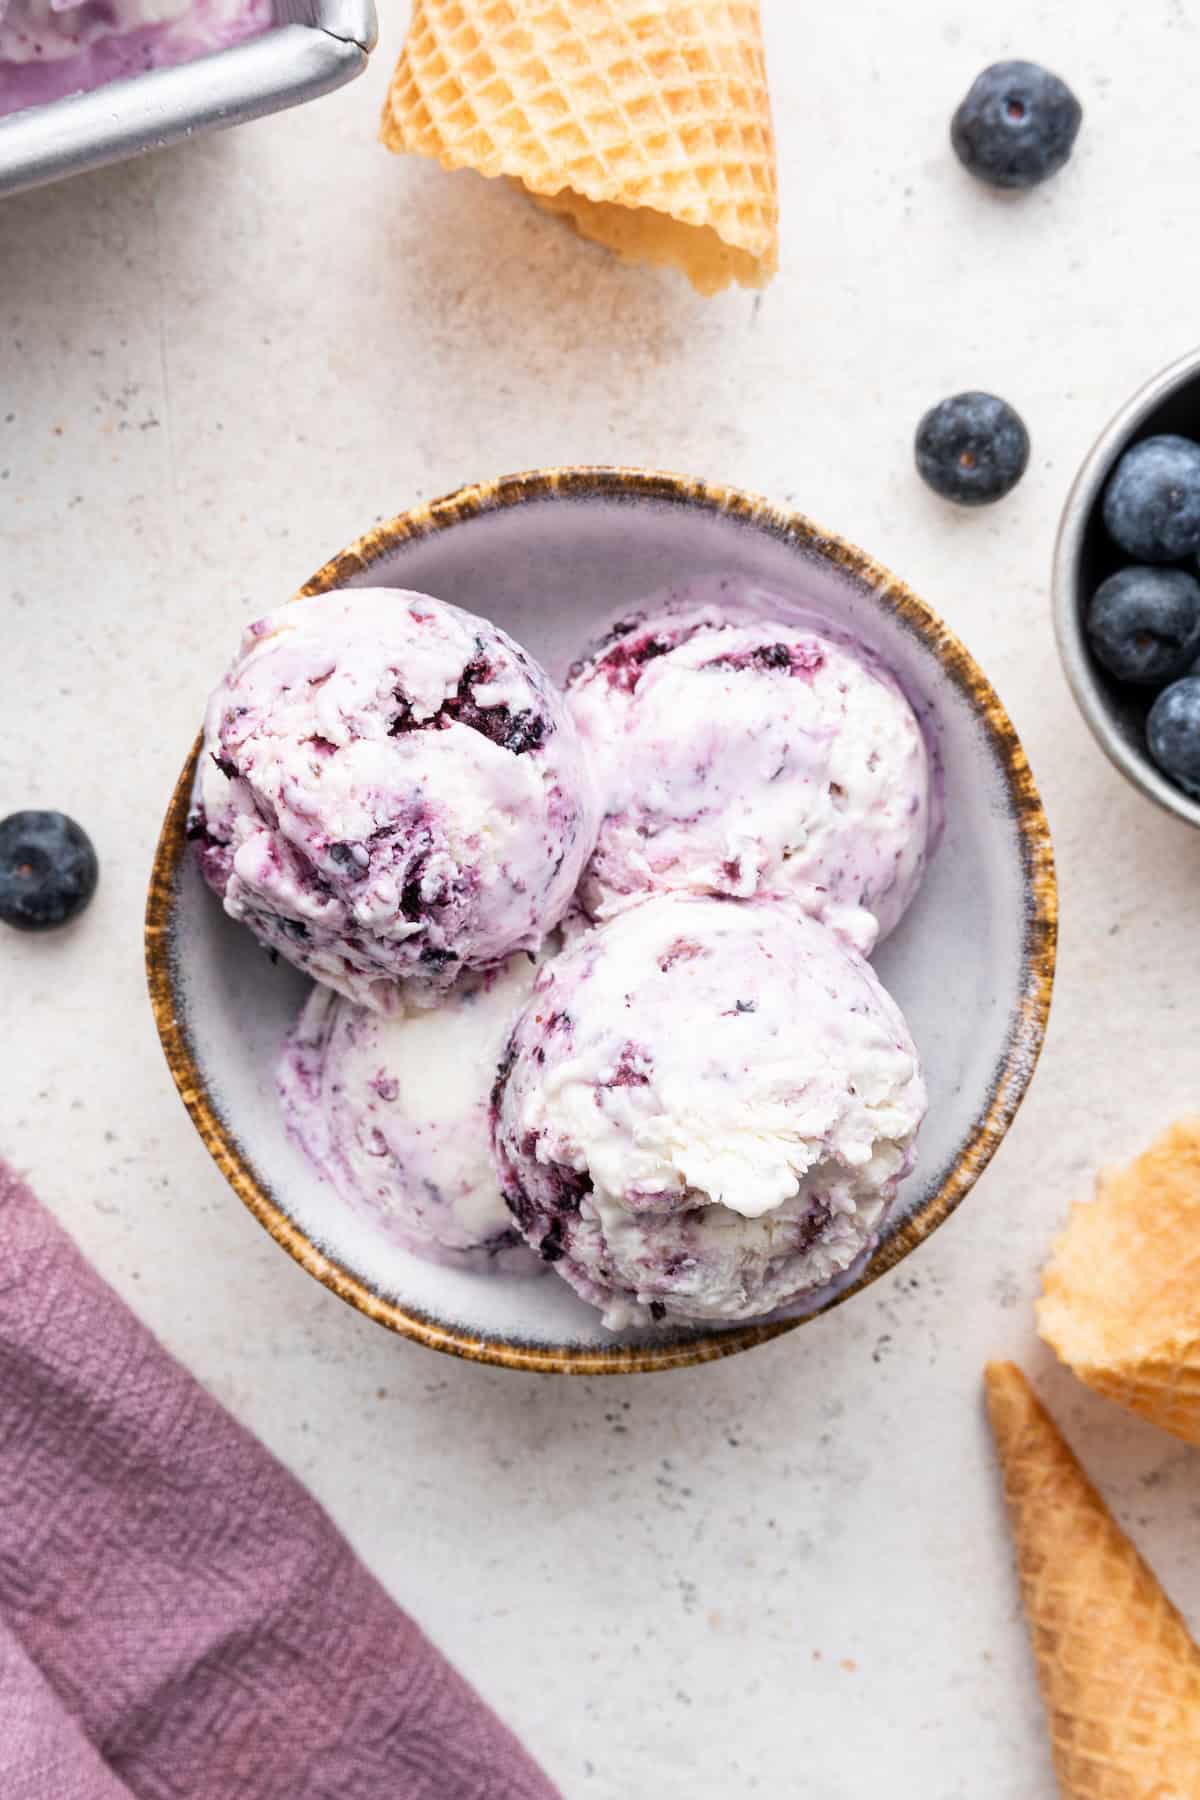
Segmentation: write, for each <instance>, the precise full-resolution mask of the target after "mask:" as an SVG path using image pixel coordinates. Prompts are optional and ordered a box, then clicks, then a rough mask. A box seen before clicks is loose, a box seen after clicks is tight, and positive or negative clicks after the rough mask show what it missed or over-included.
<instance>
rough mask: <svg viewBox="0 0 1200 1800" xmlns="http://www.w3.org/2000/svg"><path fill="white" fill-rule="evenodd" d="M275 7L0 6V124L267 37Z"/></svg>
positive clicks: (183, 1) (39, 2)
mask: <svg viewBox="0 0 1200 1800" xmlns="http://www.w3.org/2000/svg"><path fill="white" fill-rule="evenodd" d="M273 14H274V8H273V5H272V0H0V117H2V116H3V115H4V114H5V113H10V112H18V111H20V110H21V109H22V108H24V107H26V106H41V105H44V104H45V102H46V101H48V100H60V99H62V98H63V97H64V96H65V95H67V94H78V93H82V92H85V91H87V90H88V89H91V88H97V87H102V86H103V85H104V84H105V83H106V82H109V81H115V80H118V79H119V78H120V77H122V76H126V75H139V74H141V73H142V72H143V71H144V70H146V69H161V68H168V67H170V66H171V65H173V64H175V63H182V62H190V61H191V60H192V59H193V58H194V57H197V56H204V55H207V54H208V52H210V51H213V50H224V49H226V48H227V47H228V46H229V45H231V44H237V43H240V42H241V41H242V40H243V39H244V38H249V37H256V36H257V35H258V34H259V33H260V32H262V31H266V30H267V28H268V27H269V26H270V25H271V23H272V20H273Z"/></svg>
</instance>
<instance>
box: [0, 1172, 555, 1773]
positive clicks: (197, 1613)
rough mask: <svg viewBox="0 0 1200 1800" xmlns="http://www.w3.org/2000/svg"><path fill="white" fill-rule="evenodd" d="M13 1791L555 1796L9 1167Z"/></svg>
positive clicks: (6, 1311) (1, 1335)
mask: <svg viewBox="0 0 1200 1800" xmlns="http://www.w3.org/2000/svg"><path fill="white" fill-rule="evenodd" d="M0 1795H3V1797H4V1800H192V1797H193V1796H195V1800H554V1796H555V1791H554V1789H553V1788H552V1787H551V1785H550V1784H549V1782H548V1781H547V1780H546V1778H545V1777H544V1776H543V1775H542V1774H541V1773H540V1772H539V1771H538V1769H537V1768H536V1767H535V1766H534V1765H533V1764H532V1763H531V1762H530V1760H529V1759H528V1757H527V1756H526V1754H525V1752H524V1751H523V1750H522V1748H521V1746H520V1745H519V1744H518V1743H517V1741H516V1740H515V1738H513V1737H512V1735H511V1734H510V1733H509V1732H508V1730H507V1729H506V1728H505V1727H504V1726H503V1725H502V1724H501V1723H500V1722H499V1720H498V1719H497V1718H496V1717H495V1716H494V1715H493V1714H492V1713H491V1712H490V1711H489V1710H488V1708H487V1707H486V1706H485V1705H484V1704H483V1702H482V1701H481V1700H480V1698H479V1697H478V1695H476V1694H475V1693H474V1692H473V1690H472V1689H471V1688H470V1687H468V1685H467V1684H466V1682H464V1681H463V1680H462V1678H461V1677H460V1676H459V1675H458V1674H456V1673H455V1671H454V1670H453V1669H452V1668H451V1667H450V1665H449V1664H448V1663H447V1662H446V1661H445V1660H444V1659H443V1657H442V1656H441V1655H440V1654H439V1653H438V1651H437V1650H435V1649H434V1648H433V1646H432V1645H431V1644H430V1642H429V1641H428V1639H427V1638H426V1637H425V1636H424V1635H423V1634H422V1632H421V1631H420V1630H419V1629H418V1627H417V1626H416V1625H415V1624H414V1623H413V1622H412V1620H411V1619H409V1618H407V1617H406V1615H405V1614H404V1613H402V1612H401V1611H399V1609H398V1608H397V1607H396V1606H394V1605H393V1603H392V1602H391V1601H390V1600H389V1599H388V1597H387V1595H386V1594H385V1593H384V1592H383V1590H382V1588H380V1586H379V1585H378V1583H377V1582H376V1581H375V1580H374V1579H373V1578H372V1577H371V1576H370V1575H369V1574H368V1573H367V1571H366V1570H365V1569H364V1568H363V1567H362V1565H361V1564H360V1563H359V1562H358V1561H357V1560H356V1559H355V1557H354V1556H353V1554H352V1553H351V1551H350V1549H349V1547H348V1545H347V1544H346V1543H345V1542H344V1541H343V1539H342V1538H341V1537H340V1536H339V1535H338V1533H337V1531H336V1530H335V1529H334V1527H333V1525H332V1524H331V1522H330V1521H329V1519H328V1518H327V1517H326V1516H325V1514H324V1513H323V1512H322V1511H321V1509H320V1507H318V1506H317V1504H316V1502H315V1501H314V1500H313V1499H312V1498H311V1496H310V1495H308V1494H307V1493H306V1492H305V1490H304V1489H303V1488H302V1487H301V1486H300V1485H299V1484H298V1483H297V1482H296V1481H295V1480H293V1478H292V1477H291V1476H290V1475H289V1474H288V1473H287V1472H286V1470H285V1469H283V1468H282V1467H281V1465H280V1464H279V1463H277V1462H276V1461H275V1460H274V1458H273V1457H271V1456H270V1455H269V1454H268V1453H267V1452H266V1451H265V1450H264V1449H263V1448H262V1446H261V1445H260V1444H258V1443H257V1442H256V1441H255V1440H254V1439H253V1438H251V1437H250V1436H249V1434H248V1433H247V1432H245V1431H244V1430H243V1429H242V1428H241V1427H240V1426H239V1425H238V1424H236V1422H235V1421H234V1420H233V1419H232V1418H231V1417H230V1416H229V1414H228V1413H226V1412H225V1411H224V1410H223V1409H222V1408H221V1407H220V1406H218V1405H217V1403H216V1402H215V1401H214V1400H213V1399H212V1398H211V1397H210V1396H209V1395H208V1394H206V1393H205V1392H204V1390H203V1389H202V1388H200V1387H199V1385H198V1384H197V1383H196V1382H195V1381H194V1380H193V1379H192V1378H191V1376H189V1375H188V1374H187V1373H186V1371H185V1370H184V1369H182V1368H181V1367H180V1366H179V1364H178V1363H176V1362H175V1361H174V1360H173V1359H172V1358H171V1357H170V1356H168V1354H167V1353H166V1351H164V1350H163V1349H162V1347H161V1346H160V1345H159V1344H158V1343H157V1342H156V1341H155V1340H154V1339H153V1338H152V1337H151V1335H150V1334H149V1332H148V1331H146V1330H145V1329H144V1328H143V1327H142V1326H141V1325H140V1324H139V1323H138V1322H137V1320H136V1319H135V1318H134V1317H133V1315H132V1314H131V1313H130V1312H129V1311H128V1309H127V1308H126V1307H125V1306H124V1305H123V1304H122V1303H121V1301H120V1300H118V1298H117V1297H116V1295H115V1294H114V1293H113V1292H112V1291H111V1289H109V1288H108V1287H107V1286H106V1285H105V1283H104V1282H102V1281H101V1280H100V1278H99V1277H98V1276H97V1275H96V1274H95V1272H94V1271H93V1270H92V1269H90V1268H89V1267H88V1265H87V1263H86V1262H84V1260H83V1259H82V1257H81V1256H80V1254H79V1252H78V1251H77V1250H76V1249H75V1247H74V1246H73V1244H72V1243H71V1242H70V1240H69V1239H68V1238H67V1237H66V1236H65V1234H64V1233H63V1232H62V1230H61V1229H60V1228H59V1226H58V1225H56V1224H55V1222H54V1220H53V1219H52V1218H51V1217H50V1215H49V1214H48V1213H47V1212H46V1211H45V1210H44V1209H43V1208H42V1207H41V1206H40V1205H39V1204H38V1202H37V1201H36V1200H35V1199H34V1197H33V1195H32V1194H31V1193H30V1191H29V1189H28V1188H27V1187H26V1186H24V1185H23V1184H22V1183H21V1182H20V1181H19V1180H18V1179H17V1177H16V1176H15V1175H14V1174H13V1173H12V1171H11V1170H10V1169H8V1168H7V1167H6V1166H5V1165H4V1164H3V1163H0Z"/></svg>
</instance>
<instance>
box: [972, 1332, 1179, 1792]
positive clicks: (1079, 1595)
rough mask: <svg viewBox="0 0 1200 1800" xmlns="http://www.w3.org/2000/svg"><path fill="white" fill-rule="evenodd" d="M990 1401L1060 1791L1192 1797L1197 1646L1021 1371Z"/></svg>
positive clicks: (1007, 1377)
mask: <svg viewBox="0 0 1200 1800" xmlns="http://www.w3.org/2000/svg"><path fill="white" fill-rule="evenodd" d="M987 1399H988V1410H989V1413H990V1416H991V1422H992V1430H993V1433H994V1434H995V1439H996V1447H997V1450H998V1451H999V1455H1000V1465H1001V1469H1002V1472H1003V1477H1004V1497H1005V1500H1006V1501H1007V1504H1008V1510H1009V1515H1010V1518H1011V1521H1012V1528H1013V1536H1014V1538H1015V1539H1016V1545H1017V1566H1018V1570H1019V1573H1020V1579H1021V1593H1022V1598H1023V1600H1024V1603H1025V1612H1026V1615H1027V1618H1028V1621H1029V1631H1030V1635H1031V1637H1032V1640H1033V1648H1034V1654H1035V1657H1036V1659H1037V1666H1038V1677H1039V1680H1040V1682H1041V1688H1042V1697H1043V1699H1044V1701H1045V1705H1046V1714H1047V1718H1048V1721H1049V1726H1050V1736H1051V1748H1052V1752H1053V1756H1054V1768H1055V1773H1056V1774H1057V1776H1058V1784H1059V1791H1060V1794H1061V1795H1062V1796H1063V1800H1197V1797H1198V1796H1200V1650H1198V1649H1197V1647H1196V1645H1195V1643H1194V1642H1193V1640H1192V1638H1191V1636H1190V1635H1189V1632H1188V1629H1187V1626H1186V1625H1185V1624H1184V1621H1183V1619H1182V1617H1181V1616H1180V1614H1179V1613H1178V1612H1177V1611H1176V1609H1175V1607H1174V1606H1172V1604H1171V1602H1170V1601H1169V1600H1168V1599H1167V1596H1166V1595H1165V1594H1164V1593H1163V1591H1162V1589H1161V1587H1160V1586H1159V1585H1158V1582H1157V1580H1156V1579H1155V1577H1154V1573H1153V1571H1152V1570H1151V1569H1150V1568H1149V1567H1148V1566H1147V1564H1146V1563H1144V1562H1143V1561H1142V1558H1141V1557H1140V1556H1139V1555H1138V1553H1137V1551H1136V1550H1135V1549H1134V1547H1133V1545H1132V1544H1131V1543H1130V1541H1129V1539H1128V1538H1127V1537H1126V1536H1125V1535H1124V1533H1123V1532H1122V1531H1121V1530H1119V1528H1118V1527H1117V1525H1116V1523H1115V1521H1114V1520H1113V1518H1112V1517H1111V1515H1110V1514H1109V1512H1108V1510H1107V1508H1106V1507H1105V1505H1104V1502H1103V1501H1102V1500H1101V1498H1100V1496H1099V1494H1098V1493H1097V1492H1096V1490H1095V1488H1094V1487H1093V1486H1092V1484H1091V1482H1090V1481H1089V1480H1088V1478H1087V1476H1086V1475H1085V1474H1084V1472H1083V1470H1082V1469H1081V1468H1080V1466H1079V1464H1078V1463H1077V1462H1076V1460H1075V1458H1074V1456H1072V1454H1071V1452H1070V1450H1069V1449H1068V1448H1067V1446H1066V1444H1065V1443H1064V1442H1063V1440H1062V1438H1061V1436H1060V1435H1059V1433H1058V1430H1057V1429H1056V1427H1055V1425H1054V1423H1053V1421H1052V1420H1051V1418H1050V1417H1049V1415H1048V1414H1047V1413H1046V1412H1045V1411H1044V1409H1043V1408H1042V1406H1041V1405H1040V1403H1039V1402H1038V1400H1037V1397H1036V1396H1035V1394H1034V1393H1033V1390H1032V1389H1031V1388H1030V1386H1029V1383H1028V1382H1027V1381H1026V1380H1025V1377H1024V1376H1023V1375H1022V1374H1021V1372H1020V1370H1019V1369H1017V1368H1015V1367H1014V1366H1013V1364H1012V1363H993V1364H991V1365H990V1367H989V1368H988V1371H987Z"/></svg>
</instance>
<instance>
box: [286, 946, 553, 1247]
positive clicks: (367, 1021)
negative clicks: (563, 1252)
mask: <svg viewBox="0 0 1200 1800" xmlns="http://www.w3.org/2000/svg"><path fill="white" fill-rule="evenodd" d="M535 973H536V968H535V964H534V963H533V961H532V959H531V958H530V957H529V956H527V955H525V954H524V953H523V952H522V953H520V954H518V955H516V956H514V957H513V958H512V959H511V960H510V961H509V962H508V963H507V964H505V965H504V966H503V967H502V968H501V969H499V970H496V971H494V972H493V973H491V974H490V975H481V976H464V977H463V978H462V980H461V981H460V982H459V983H458V984H457V986H455V987H454V988H452V989H451V991H450V992H449V993H448V994H446V995H445V996H443V998H442V1000H441V1003H440V1004H439V1005H438V1006H437V1007H436V1008H419V1009H415V1010H412V1011H408V1012H404V1013H399V1014H395V1015H393V1016H391V1017H388V1018H383V1017H381V1016H380V1015H379V1014H378V1013H374V1012H370V1011H368V1010H367V1009H366V1008H363V1007H359V1006H355V1005H354V1004H353V1002H352V1001H349V1000H346V999H344V998H343V997H342V996H341V995H339V994H335V993H333V992H332V991H331V990H330V989H328V988H321V987H315V988H314V989H313V991H312V994H311V996H310V998H309V1000H308V1002H307V1004H306V1006H305V1008H304V1011H303V1012H302V1014H301V1016H300V1018H299V1020H298V1022H297V1024H296V1026H295V1029H294V1030H293V1031H292V1033H291V1035H290V1036H289V1038H288V1041H287V1045H286V1047H285V1050H284V1054H283V1057H282V1059H281V1061H280V1064H279V1069H278V1084H279V1092H280V1097H281V1100H282V1103H283V1110H284V1117H285V1120H286V1123H287V1128H288V1132H289V1134H290V1136H291V1137H292V1138H293V1140H294V1141H295V1142H296V1143H297V1144H298V1145H299V1147H300V1148H301V1149H302V1150H303V1151H304V1153H305V1155H306V1156H307V1157H308V1158H309V1160H310V1161H311V1162H312V1163H313V1165H314V1166H315V1168H316V1169H317V1170H318V1172H319V1173H320V1174H321V1175H322V1176H323V1178H324V1179H325V1180H326V1181H328V1182H329V1183H330V1184H331V1185H332V1186H333V1188H334V1189H335V1190H336V1191H337V1193H338V1194H339V1195H340V1196H341V1198H342V1199H343V1200H344V1201H346V1203H347V1204H348V1205H351V1206H355V1207H357V1208H360V1209H362V1210H364V1211H366V1212H368V1213H370V1214H371V1215H372V1216H373V1217H374V1218H375V1219H376V1220H377V1221H378V1222H379V1223H380V1224H381V1225H382V1226H383V1227H384V1228H385V1230H387V1231H388V1232H389V1233H390V1235H392V1236H393V1237H394V1238H396V1239H397V1240H398V1241H399V1242H401V1243H403V1244H405V1245H406V1246H407V1247H408V1248H409V1249H411V1250H414V1251H416V1253H417V1254H418V1255H422V1256H426V1257H430V1258H432V1259H434V1260H436V1261H440V1262H447V1263H453V1264H455V1265H457V1266H459V1267H467V1268H470V1269H474V1270H478V1271H480V1272H485V1273H492V1272H503V1273H534V1272H536V1271H537V1269H538V1263H537V1259H536V1258H535V1257H534V1255H533V1253H532V1251H530V1250H529V1248H528V1247H527V1246H526V1245H525V1243H524V1242H523V1241H522V1240H521V1239H520V1237H519V1236H518V1234H517V1232H516V1230H515V1228H514V1225H513V1220H512V1217H511V1215H510V1213H509V1211H508V1208H507V1206H506V1205H505V1203H504V1200H503V1198H502V1196H501V1193H500V1183H499V1180H498V1178H497V1175H496V1170H495V1165H494V1163H493V1160H492V1150H491V1139H490V1132H489V1123H488V1113H489V1106H490V1102H491V1094H492V1086H493V1084H494V1082H495V1079H496V1067H497V1064H498V1063H499V1061H500V1058H501V1055H502V1053H503V1050H504V1046H505V1042H506V1039H507V1036H508V1033H509V1030H510V1028H511V1026H512V1023H513V1020H514V1019H515V1017H516V1015H517V1013H518V1012H519V1011H520V1009H521V1007H522V1006H523V1005H524V1004H525V1002H526V1000H527V999H528V998H529V993H530V990H531V988H532V987H533V981H534V975H535Z"/></svg>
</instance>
